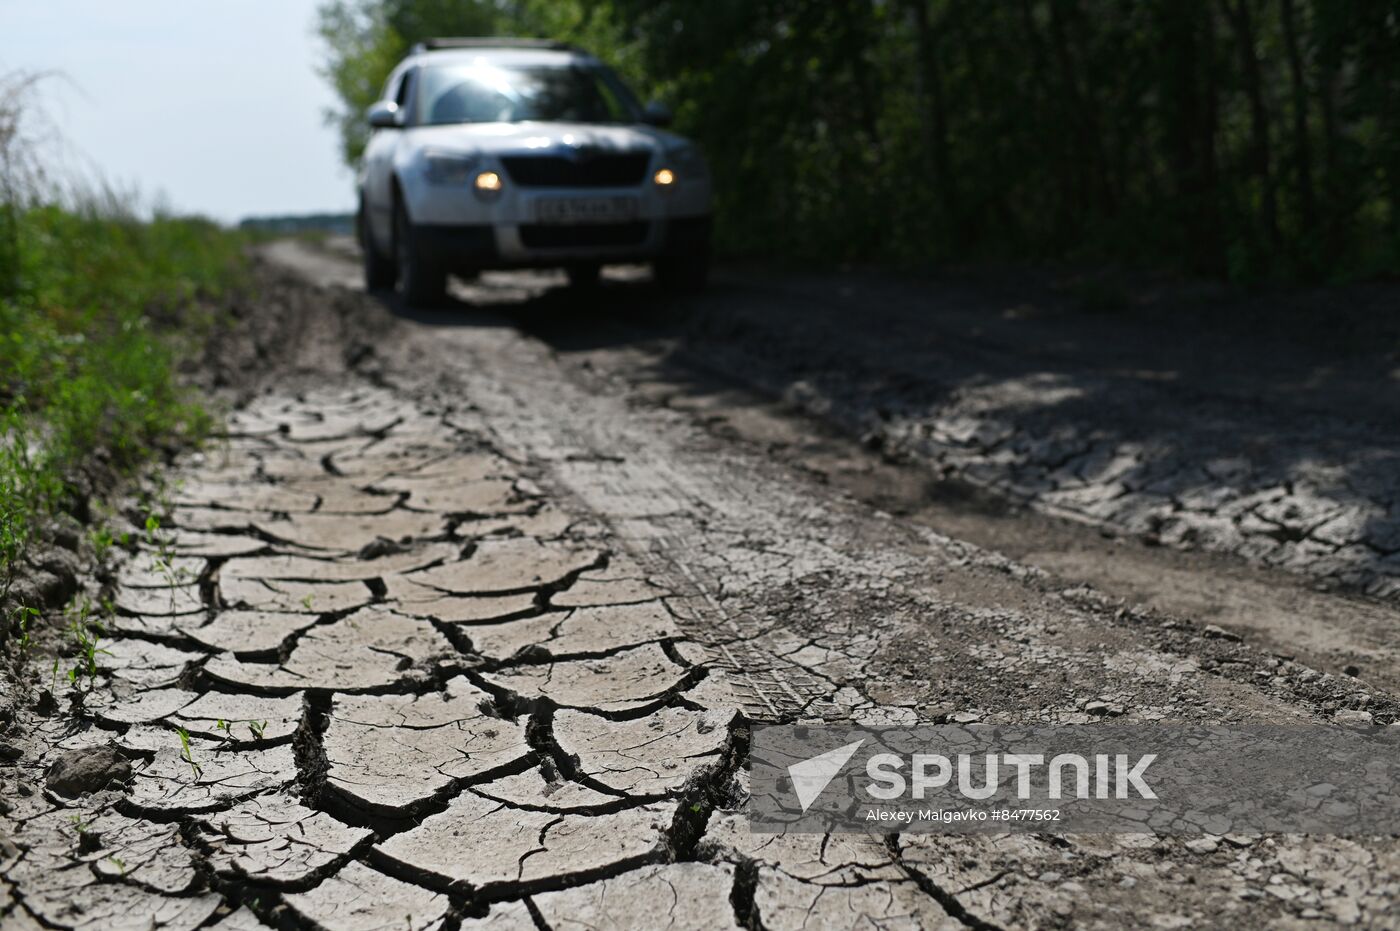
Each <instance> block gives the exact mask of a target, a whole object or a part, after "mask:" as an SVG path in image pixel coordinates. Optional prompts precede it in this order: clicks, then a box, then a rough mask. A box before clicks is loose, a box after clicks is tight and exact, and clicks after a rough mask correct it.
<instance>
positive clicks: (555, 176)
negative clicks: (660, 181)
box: [501, 152, 651, 187]
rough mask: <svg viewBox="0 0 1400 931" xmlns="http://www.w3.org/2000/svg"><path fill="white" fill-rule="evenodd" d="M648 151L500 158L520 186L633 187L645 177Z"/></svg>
mask: <svg viewBox="0 0 1400 931" xmlns="http://www.w3.org/2000/svg"><path fill="white" fill-rule="evenodd" d="M650 160H651V153H649V152H613V153H608V154H606V155H591V156H579V157H567V156H563V155H508V156H505V157H503V158H502V159H501V164H502V166H504V167H505V170H506V174H508V175H510V180H511V181H513V182H515V183H516V184H518V185H520V186H521V187H631V186H633V185H637V184H641V183H642V179H643V178H644V177H646V173H647V163H648V162H649V161H650Z"/></svg>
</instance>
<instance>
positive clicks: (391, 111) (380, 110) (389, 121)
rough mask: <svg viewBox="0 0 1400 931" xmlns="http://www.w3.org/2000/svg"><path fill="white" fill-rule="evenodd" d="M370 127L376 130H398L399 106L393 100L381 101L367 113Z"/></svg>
mask: <svg viewBox="0 0 1400 931" xmlns="http://www.w3.org/2000/svg"><path fill="white" fill-rule="evenodd" d="M365 117H366V118H367V119H368V120H369V125H370V126H373V127H374V128H375V129H398V127H399V126H400V125H401V124H400V123H399V105H398V104H396V103H394V102H393V101H392V100H381V101H379V103H377V104H375V105H374V106H372V107H370V108H369V110H368V111H367V112H366V113H365Z"/></svg>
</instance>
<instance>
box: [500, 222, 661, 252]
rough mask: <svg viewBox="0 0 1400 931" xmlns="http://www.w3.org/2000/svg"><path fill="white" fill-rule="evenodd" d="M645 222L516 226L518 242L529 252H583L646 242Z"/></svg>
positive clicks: (646, 225) (530, 224)
mask: <svg viewBox="0 0 1400 931" xmlns="http://www.w3.org/2000/svg"><path fill="white" fill-rule="evenodd" d="M648 226H650V224H648V223H647V222H645V221H641V222H634V223H587V224H579V225H577V226H551V225H548V224H544V223H526V224H523V225H521V227H520V241H521V242H522V243H523V244H524V245H525V247H526V248H529V249H583V248H590V247H595V246H635V245H638V244H640V243H642V242H645V241H646V238H647V231H648V230H647V228H648Z"/></svg>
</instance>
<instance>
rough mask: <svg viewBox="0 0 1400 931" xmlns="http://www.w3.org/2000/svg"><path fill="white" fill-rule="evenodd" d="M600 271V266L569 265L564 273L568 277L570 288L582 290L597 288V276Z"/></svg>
mask: <svg viewBox="0 0 1400 931" xmlns="http://www.w3.org/2000/svg"><path fill="white" fill-rule="evenodd" d="M602 270H603V269H602V266H600V265H588V264H585V265H570V266H568V267H567V268H565V269H564V273H565V274H566V275H568V276H569V286H570V287H573V288H580V289H584V288H596V287H598V276H599V274H600V273H601V272H602Z"/></svg>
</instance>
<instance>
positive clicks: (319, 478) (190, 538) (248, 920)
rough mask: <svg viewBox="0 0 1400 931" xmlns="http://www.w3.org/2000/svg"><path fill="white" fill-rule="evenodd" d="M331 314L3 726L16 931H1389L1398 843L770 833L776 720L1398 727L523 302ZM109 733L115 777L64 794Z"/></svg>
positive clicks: (1260, 652)
mask: <svg viewBox="0 0 1400 931" xmlns="http://www.w3.org/2000/svg"><path fill="white" fill-rule="evenodd" d="M280 255H281V256H282V258H283V259H285V260H287V261H290V262H292V263H294V264H295V265H296V267H297V268H298V270H299V273H301V274H305V275H309V276H321V277H322V278H337V277H339V278H344V277H348V276H349V275H351V274H352V273H353V269H350V268H347V267H346V265H345V263H343V262H340V261H339V260H336V259H334V258H330V257H327V256H324V255H318V254H316V253H311V252H308V251H306V250H304V249H296V248H283V249H282V251H281V253H280ZM300 287H301V294H300V296H299V298H298V300H299V301H301V302H303V303H304V304H305V305H306V306H310V307H315V306H317V304H318V302H322V301H324V302H325V305H326V306H330V304H331V301H330V299H329V298H328V297H327V295H326V293H325V292H323V291H318V290H316V289H314V288H311V287H309V286H300ZM334 305H335V306H336V307H338V308H341V309H342V312H348V313H353V314H354V315H355V318H356V320H357V326H356V329H355V332H356V333H357V334H359V335H357V336H356V337H355V340H354V341H355V343H356V345H355V346H354V347H350V346H339V345H334V346H322V347H320V348H321V351H322V352H323V353H329V354H330V355H332V356H340V357H345V356H348V357H349V358H350V359H352V360H353V362H354V365H353V366H352V367H351V369H350V370H349V371H345V370H335V371H328V370H319V371H318V370H317V369H316V367H315V366H314V365H312V366H310V367H309V370H308V371H304V372H302V373H300V374H299V375H297V376H296V377H295V378H290V377H289V379H288V380H287V381H286V382H285V383H283V384H281V385H279V386H278V387H277V388H276V389H275V390H273V391H272V392H270V393H266V394H263V395H261V396H259V397H257V398H256V399H254V400H253V401H252V402H251V403H250V404H249V405H247V406H246V407H244V408H243V409H241V410H240V411H239V412H238V413H236V414H235V415H234V416H233V417H232V418H231V419H230V422H229V437H228V439H227V442H226V443H225V444H224V445H223V446H222V448H221V449H218V450H214V451H211V452H210V453H209V454H208V455H206V456H205V457H203V458H201V459H194V460H191V461H189V462H188V463H187V464H186V465H185V467H184V468H182V470H181V471H180V473H179V477H180V478H181V479H182V480H183V484H182V485H180V486H179V487H178V488H177V489H176V491H175V492H174V493H173V494H172V496H171V500H170V513H169V518H170V521H171V527H173V528H174V530H173V534H172V535H171V536H170V537H169V538H161V537H157V538H153V539H150V540H148V541H147V544H146V546H145V549H144V550H143V551H142V552H141V553H140V554H138V555H136V556H134V557H133V558H132V560H131V561H130V562H129V563H127V565H126V566H125V567H124V568H123V569H122V570H121V571H120V572H119V573H118V576H117V578H116V580H115V585H116V587H115V589H114V591H113V595H114V597H115V600H116V604H117V606H118V618H117V620H116V622H115V625H114V627H115V630H114V631H113V632H112V636H113V637H114V639H113V640H111V641H109V642H108V643H106V644H105V646H106V647H107V648H108V649H109V650H110V654H109V655H107V656H106V657H104V658H103V659H102V660H101V662H100V666H101V672H100V674H99V677H98V679H97V681H96V682H94V683H93V688H92V690H91V691H89V692H87V693H86V697H85V699H84V701H83V702H82V703H81V705H80V706H77V707H74V708H71V709H65V710H62V711H55V710H53V709H47V708H35V707H34V706H33V705H32V704H29V703H24V702H18V703H17V709H16V713H17V715H18V716H19V718H20V722H21V724H22V729H23V731H24V733H25V735H26V736H25V737H24V739H23V741H22V743H21V744H20V746H19V753H18V755H19V759H18V760H17V761H16V764H15V767H16V768H15V777H14V780H15V785H16V791H15V792H14V793H10V792H8V791H7V792H6V799H7V802H6V805H7V809H6V810H5V812H4V816H3V823H4V825H5V831H6V833H7V834H8V835H9V837H10V840H11V841H12V842H13V845H14V846H13V848H12V849H8V853H7V859H6V862H5V863H4V873H3V876H4V878H3V880H0V916H3V920H4V922H5V924H6V927H7V928H8V927H9V926H10V925H11V924H13V925H14V926H15V927H30V926H34V925H35V924H39V925H43V926H51V927H77V926H84V924H87V925H94V926H95V925H100V926H102V927H121V926H124V924H130V925H131V926H133V927H150V926H151V925H152V924H154V925H155V926H156V927H160V928H184V927H188V928H195V927H201V926H209V925H212V924H213V923H215V922H219V923H220V924H219V926H220V927H221V928H222V929H224V931H235V929H237V931H243V929H248V928H253V927H256V926H258V924H259V923H266V924H278V923H280V924H285V925H295V926H322V927H329V928H340V927H345V928H358V927H371V926H379V925H382V924H391V923H392V924H394V926H403V922H404V918H405V916H409V921H408V926H409V927H413V928H431V927H437V926H439V925H442V924H447V925H460V926H462V927H478V926H480V927H488V926H489V927H492V928H538V927H546V928H548V927H563V926H566V924H567V921H568V920H572V921H585V922H592V923H594V924H596V925H598V926H615V927H642V926H645V927H663V926H668V925H670V926H674V927H678V928H687V927H695V928H701V927H703V928H712V927H725V926H738V927H746V928H760V927H763V928H769V929H779V928H797V927H822V926H833V927H848V926H855V925H861V926H868V927H951V928H963V927H974V928H986V927H1034V926H1064V925H1070V924H1073V925H1075V926H1100V927H1123V926H1125V925H1129V924H1142V925H1161V924H1171V923H1181V924H1191V925H1195V926H1225V925H1235V926H1238V925H1240V924H1249V925H1264V924H1272V925H1287V924H1289V923H1295V922H1296V923H1303V922H1307V923H1309V924H1310V925H1311V924H1313V923H1314V922H1315V921H1316V920H1324V921H1331V922H1336V923H1346V922H1354V921H1360V922H1366V923H1371V924H1378V925H1379V924H1386V923H1391V922H1393V921H1394V920H1395V918H1396V915H1395V913H1394V909H1395V907H1396V903H1395V896H1394V893H1393V889H1394V888H1395V887H1396V884H1397V883H1400V856H1397V853H1400V846H1397V845H1396V844H1395V843H1394V842H1392V841H1382V842H1376V841H1368V842H1365V843H1358V842H1353V841H1347V840H1339V839H1312V840H1309V839H1298V838H1281V837H1262V838H1261V837H1241V836H1230V837H1226V838H1219V839H1201V840H1196V841H1190V842H1188V843H1183V841H1182V840H1181V839H1170V838H1164V839H1156V838H1150V837H1134V836H1118V837H1108V838H1101V837H1070V838H1058V837H1037V836H1024V835H1023V836H1014V837H1005V838H1001V837H964V838H951V837H938V836H917V837H915V836H907V837H899V838H894V839H893V840H891V841H889V842H887V841H886V840H885V839H882V838H867V837H852V836H834V837H829V838H822V837H814V836H802V837H785V838H774V837H762V836H754V835H751V834H749V832H748V830H747V827H746V825H745V822H744V820H743V817H742V814H741V810H740V809H741V805H742V802H743V797H744V792H745V785H744V773H743V769H742V764H743V754H744V750H745V747H746V740H747V724H748V723H749V722H751V721H764V720H783V721H792V720H803V719H815V718H820V717H832V718H844V717H854V718H856V719H858V720H861V721H867V722H913V721H917V720H925V721H942V720H955V721H973V720H980V721H986V722H989V723H995V722H999V721H1019V722H1025V721H1044V722H1060V723H1089V722H1091V721H1093V720H1095V719H1096V718H1098V717H1100V716H1104V715H1110V716H1113V717H1115V718H1116V719H1118V720H1121V721H1160V720H1190V721H1226V720H1252V721H1276V722H1282V721H1298V720H1317V719H1328V718H1333V717H1337V718H1338V719H1346V718H1347V716H1350V717H1351V718H1353V719H1354V718H1355V717H1357V716H1361V715H1368V716H1370V717H1371V718H1372V719H1373V720H1376V721H1378V722H1382V723H1389V722H1391V721H1394V720H1395V719H1396V717H1397V712H1400V707H1397V704H1396V702H1395V700H1394V699H1393V698H1392V696H1390V695H1389V694H1388V693H1386V692H1385V691H1383V690H1380V689H1376V688H1371V687H1368V686H1367V685H1365V684H1364V683H1363V682H1360V681H1358V680H1355V679H1351V678H1347V677H1334V676H1331V675H1327V674H1325V673H1319V672H1318V671H1316V670H1315V669H1313V668H1310V667H1309V666H1308V665H1307V664H1306V663H1302V662H1298V661H1294V660H1290V659H1285V658H1281V657H1279V656H1277V655H1275V654H1273V653H1271V652H1269V651H1268V650H1266V649H1261V648H1259V647H1258V646H1255V645H1251V644H1250V643H1249V642H1247V641H1241V640H1239V639H1237V638H1235V637H1233V636H1220V633H1221V632H1218V631H1211V630H1207V629H1205V628H1204V627H1203V626H1202V625H1199V624H1196V623H1193V621H1192V620H1191V619H1190V618H1177V617H1170V616H1165V615H1161V614H1158V613H1156V612H1154V611H1152V610H1149V609H1145V608H1142V607H1139V606H1135V605H1125V604H1122V603H1120V602H1118V601H1115V600H1114V599H1110V598H1108V597H1106V596H1104V595H1102V594H1100V593H1098V592H1096V591H1094V590H1093V589H1090V588H1088V587H1085V586H1074V585H1067V584H1066V583H1064V582H1061V581H1057V580H1055V579H1053V578H1052V577H1050V576H1048V575H1047V574H1046V573H1044V572H1042V571H1039V570H1036V569H1033V568H1030V567H1028V566H1026V565H1023V564H1020V563H1017V562H1015V561H1013V560H1010V559H1007V558H1005V557H1003V556H999V555H997V554H995V553H993V552H990V551H987V550H984V549H980V548H978V547H976V546H973V545H969V544H967V543H964V542H960V541H959V540H956V539H952V538H950V537H947V536H943V535H940V534H938V533H936V532H933V531H932V530H930V529H928V528H927V527H926V526H923V525H921V524H918V523H915V522H911V521H906V520H902V519H900V518H896V517H893V516H891V515H889V514H886V513H882V512H879V511H875V510H873V509H871V508H869V507H868V506H866V505H864V504H862V503H861V502H860V501H858V500H855V499H852V498H850V497H847V496H845V495H843V494H841V493H839V492H838V491H837V490H835V489H833V488H832V487H830V486H828V485H824V484H822V483H820V482H818V481H816V480H814V479H813V477H812V476H811V475H810V474H808V473H805V472H802V471H799V470H794V469H793V468H791V467H789V466H787V465H784V464H783V463H781V462H777V461H774V460H772V459H769V458H767V457H764V456H763V455H761V454H760V453H758V452H755V450H754V449H753V448H752V447H751V446H750V445H748V444H744V443H736V442H733V441H730V440H726V439H725V438H724V437H723V436H722V435H719V434H717V433H716V432H714V431H711V430H707V429H705V428H704V426H703V424H701V423H699V422H697V419H696V418H695V417H694V416H692V415H691V414H690V413H687V412H683V411H680V410H676V409H673V408H669V407H665V406H656V405H650V404H646V403H640V402H639V400H638V398H637V397H636V396H635V395H634V394H632V393H631V392H630V391H629V390H628V389H627V387H626V386H625V385H621V386H619V385H614V384H610V383H608V381H607V379H603V378H598V377H595V376H591V375H589V374H588V373H586V372H580V371H578V370H577V369H574V368H571V367H570V366H566V365H561V364H560V361H559V360H558V358H556V356H555V355H554V353H553V352H551V350H550V349H549V348H548V347H547V346H546V345H545V344H543V343H541V342H540V341H538V340H536V339H534V338H532V337H530V336H528V335H526V334H524V333H522V332H521V331H520V330H518V329H517V328H516V327H515V326H514V325H513V321H512V320H511V319H509V318H508V317H504V316H501V315H499V314H495V313H487V312H474V311H472V310H471V309H470V308H468V307H465V306H463V307H458V308H456V309H455V310H452V311H447V312H444V313H442V314H438V315H433V316H430V317H428V318H421V317H420V318H418V319H414V318H411V317H406V316H396V315H395V314H393V313H391V312H390V311H389V310H388V309H387V308H385V307H384V306H382V305H380V304H378V303H377V302H375V301H373V300H372V299H370V298H366V297H363V296H356V295H353V294H348V293H343V292H342V293H340V294H338V295H337V296H336V297H335V299H334ZM313 319H314V314H313ZM306 332H307V333H308V334H309V333H312V332H314V327H312V328H308V329H307V330H306ZM364 334H369V335H368V337H367V338H366V336H365V335H364ZM332 368H334V367H332ZM41 711H47V712H48V713H47V716H46V715H45V714H41ZM221 722H222V725H223V726H221ZM172 725H177V726H180V727H184V728H185V730H186V732H187V733H188V735H189V739H190V749H189V751H188V752H186V751H184V750H183V748H182V747H181V745H180V743H179V741H178V739H177V738H175V736H174V732H173V731H172V730H170V727H171V726H172ZM108 746H115V747H117V748H119V749H120V751H121V755H122V759H124V760H125V766H126V769H127V771H126V772H120V770H121V764H122V760H121V759H115V760H114V759H108V760H107V762H108V763H109V764H110V765H111V766H112V767H113V769H114V772H112V773H110V775H112V776H114V777H115V782H114V783H113V785H112V786H111V787H109V788H106V789H103V790H100V791H97V792H95V793H92V794H85V795H82V796H80V797H76V798H75V797H72V796H71V795H63V794H56V792H57V790H58V789H64V791H67V790H68V789H71V788H72V787H71V786H64V785H63V784H61V783H60V784H59V785H52V784H51V786H50V789H44V788H43V785H44V778H45V777H44V771H45V769H46V768H47V767H49V766H51V764H52V763H53V762H54V761H55V760H56V759H58V758H59V757H60V756H63V755H64V754H67V753H76V754H77V755H78V756H77V757H75V759H78V758H81V759H89V758H91V759H97V758H98V757H97V756H94V755H93V754H92V751H93V749H94V748H99V747H108ZM99 781H100V780H99ZM21 786H23V788H20V787H21ZM75 818H76V820H74V819H75ZM1183 890H1189V892H1183Z"/></svg>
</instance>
